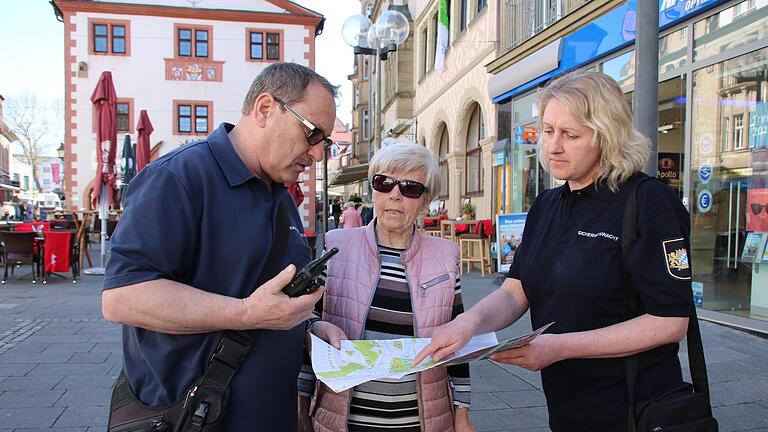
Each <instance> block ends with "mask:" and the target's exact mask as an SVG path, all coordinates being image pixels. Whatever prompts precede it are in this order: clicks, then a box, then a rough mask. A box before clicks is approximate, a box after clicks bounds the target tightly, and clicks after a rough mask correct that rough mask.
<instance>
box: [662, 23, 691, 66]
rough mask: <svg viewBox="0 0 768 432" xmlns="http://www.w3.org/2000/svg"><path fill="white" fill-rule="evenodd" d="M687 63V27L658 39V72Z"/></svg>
mask: <svg viewBox="0 0 768 432" xmlns="http://www.w3.org/2000/svg"><path fill="white" fill-rule="evenodd" d="M686 64H688V27H683V28H681V29H680V30H678V31H675V32H672V33H670V34H668V35H666V36H664V37H662V38H661V39H659V74H663V73H665V72H671V71H673V70H675V69H679V68H681V67H683V66H685V65H686Z"/></svg>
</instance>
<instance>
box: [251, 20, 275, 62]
mask: <svg viewBox="0 0 768 432" xmlns="http://www.w3.org/2000/svg"><path fill="white" fill-rule="evenodd" d="M246 34H247V35H246V38H247V41H248V53H247V55H246V59H247V60H248V61H260V62H261V61H281V60H282V59H283V57H284V56H283V44H282V40H283V31H282V30H272V31H271V30H263V29H250V28H249V29H247V30H246Z"/></svg>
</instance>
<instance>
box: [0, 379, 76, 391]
mask: <svg viewBox="0 0 768 432" xmlns="http://www.w3.org/2000/svg"><path fill="white" fill-rule="evenodd" d="M62 378H63V377H61V376H54V375H36V376H22V377H7V378H6V379H4V380H3V381H2V382H0V390H53V388H54V387H56V385H57V384H59V383H60V382H61V381H62Z"/></svg>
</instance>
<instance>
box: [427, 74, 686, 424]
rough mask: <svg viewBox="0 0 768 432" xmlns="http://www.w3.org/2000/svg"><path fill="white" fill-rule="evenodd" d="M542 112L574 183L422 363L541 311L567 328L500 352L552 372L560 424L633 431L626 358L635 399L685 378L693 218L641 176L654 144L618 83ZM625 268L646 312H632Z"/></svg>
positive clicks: (557, 90)
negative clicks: (632, 233)
mask: <svg viewBox="0 0 768 432" xmlns="http://www.w3.org/2000/svg"><path fill="white" fill-rule="evenodd" d="M538 107H539V116H538V118H539V129H540V135H539V136H540V142H539V144H540V146H541V147H540V148H541V155H542V164H543V165H544V167H545V168H547V169H548V170H549V171H550V173H551V174H552V176H553V177H555V178H557V179H560V180H565V182H566V183H565V184H564V185H563V186H561V187H559V188H555V189H549V190H546V191H544V192H542V193H541V194H540V195H539V196H538V197H537V198H536V200H535V201H534V203H533V205H532V207H531V209H530V211H529V212H528V217H527V219H526V223H525V229H524V233H523V237H522V243H521V244H520V245H519V247H518V248H517V250H516V252H515V255H514V259H513V262H512V265H511V268H510V270H509V273H507V279H506V280H505V281H504V283H503V284H502V286H501V288H499V289H498V290H496V291H495V292H494V293H492V294H491V295H489V296H488V297H486V298H484V299H483V300H481V301H480V302H479V303H478V304H476V305H475V306H474V307H472V308H471V309H470V310H469V311H467V312H466V313H464V314H462V315H460V316H459V317H458V318H456V319H455V320H454V321H452V322H451V323H449V324H447V325H444V326H442V327H440V328H437V329H436V330H435V331H434V332H433V334H432V342H431V343H430V344H429V345H428V346H427V347H426V348H425V349H424V350H423V351H422V352H421V353H420V354H419V355H418V356H417V358H416V359H415V361H420V360H421V359H423V358H424V357H425V356H426V355H431V356H432V358H433V359H435V360H437V359H441V358H444V357H446V356H447V355H449V354H450V353H453V352H455V351H456V350H457V349H459V348H461V347H462V346H464V345H465V344H466V343H467V341H468V340H469V339H470V338H471V337H472V336H473V335H475V334H478V333H484V332H490V331H497V330H500V329H502V328H504V327H507V326H509V325H510V324H512V323H514V322H515V321H517V320H518V319H519V318H520V317H521V316H522V315H523V314H524V313H525V312H526V311H527V310H528V309H529V308H530V311H531V323H532V325H533V327H534V328H538V327H540V326H543V325H545V324H548V323H550V322H554V324H553V325H552V326H551V327H550V331H551V333H548V334H543V335H541V336H539V337H538V338H536V339H535V340H534V341H533V342H531V343H530V344H528V345H526V346H524V347H521V348H516V349H511V350H507V351H503V352H500V353H497V354H494V355H493V356H492V357H491V358H492V359H493V360H495V361H498V362H502V363H507V364H511V365H517V366H520V367H523V368H526V369H529V370H533V371H538V370H541V379H542V385H543V388H544V394H545V396H546V398H547V407H548V410H549V425H550V428H551V429H552V430H553V431H574V430H584V431H587V430H588V431H606V432H607V431H611V432H620V431H625V430H627V425H628V420H629V419H628V414H627V411H628V406H627V405H628V396H627V382H626V376H625V367H624V358H623V357H626V356H631V355H635V354H638V353H640V354H639V361H638V362H639V371H638V375H637V383H636V387H635V390H636V394H635V400H636V401H643V400H647V399H649V398H651V396H653V395H656V394H658V393H659V392H661V391H663V390H665V389H668V388H670V387H673V386H676V385H680V384H682V382H683V380H682V374H681V369H680V361H679V359H678V342H679V341H680V340H681V339H682V338H683V337H684V336H685V334H686V330H687V327H688V317H689V316H690V313H691V311H692V310H693V297H692V295H691V269H690V264H689V263H690V260H689V258H688V251H689V250H690V246H689V232H690V225H689V220H690V219H689V215H688V212H687V211H686V209H685V207H683V205H682V204H681V202H680V200H679V198H678V197H677V194H676V193H675V192H674V191H673V190H671V189H670V188H669V187H668V186H667V185H665V184H664V183H662V182H660V181H657V180H656V179H655V178H654V179H648V177H647V176H646V175H645V174H643V173H641V172H640V170H641V169H642V168H643V166H644V165H645V161H646V159H647V158H648V151H649V150H648V148H649V146H648V140H647V139H646V138H645V137H643V136H642V135H640V133H639V132H637V130H635V129H634V128H633V127H632V112H631V111H630V107H629V105H628V104H627V103H626V99H625V98H624V95H623V94H622V92H621V89H620V88H619V86H618V85H617V84H616V82H615V81H614V80H613V79H612V78H610V77H608V76H607V75H604V74H602V73H599V72H582V71H577V72H573V73H570V74H568V75H565V76H563V77H561V78H559V79H557V80H555V81H554V82H552V83H551V84H550V85H549V86H548V87H547V88H545V89H544V90H543V91H542V92H541V93H540V94H539V100H538ZM643 180H647V181H643ZM641 181H642V183H640V182H641ZM638 184H639V185H638ZM635 185H637V191H636V192H637V194H636V196H637V205H636V208H637V211H636V220H637V229H638V238H637V240H636V241H635V242H634V243H632V247H631V250H630V252H629V256H628V258H627V260H626V261H625V260H624V259H623V258H622V244H621V240H622V239H621V236H622V222H623V217H624V209H625V208H626V200H627V196H628V191H631V190H632V187H633V186H635ZM625 272H627V273H628V274H625ZM625 276H626V277H628V279H629V280H631V285H632V286H631V288H632V290H633V291H634V292H635V293H636V294H637V295H638V297H639V304H640V305H641V306H642V308H643V309H644V313H642V314H641V315H640V316H637V317H635V318H632V319H630V320H627V318H626V315H625V313H626V312H625V293H624V286H623V281H624V277H625ZM633 420H634V419H633Z"/></svg>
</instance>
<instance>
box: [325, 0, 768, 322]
mask: <svg viewBox="0 0 768 432" xmlns="http://www.w3.org/2000/svg"><path fill="white" fill-rule="evenodd" d="M637 1H639V0H591V1H590V0H495V1H493V0H491V1H486V0H445V4H446V6H447V9H448V16H449V26H448V27H449V45H448V50H447V53H446V54H445V66H444V69H443V70H436V69H435V52H436V50H435V46H436V44H437V43H438V42H437V40H438V39H437V26H438V22H439V20H438V13H439V7H440V4H441V1H439V0H407V1H405V0H363V1H362V2H361V3H362V5H361V13H363V14H365V15H368V16H369V17H370V18H371V20H372V21H375V20H376V17H377V16H378V15H380V14H381V13H382V12H383V11H386V10H389V9H397V10H401V11H402V10H403V8H404V7H405V6H407V9H406V12H407V15H408V18H409V20H410V22H411V34H410V36H409V38H408V39H407V40H406V42H405V43H404V44H402V45H401V46H400V47H399V48H398V51H397V53H396V55H390V56H389V57H388V58H387V59H386V60H384V61H379V60H378V59H377V58H376V57H375V56H367V55H356V56H355V58H354V59H352V60H351V61H354V62H355V72H354V74H353V75H351V76H350V79H351V80H352V81H353V83H354V86H355V92H354V93H355V104H354V107H353V125H352V143H353V144H352V146H353V148H352V150H351V151H350V152H349V155H348V156H347V157H346V161H343V162H346V163H342V165H343V167H342V168H341V174H340V175H338V176H337V177H336V178H335V179H334V181H333V182H332V184H333V185H334V186H336V187H342V185H343V188H344V189H345V194H346V195H349V194H351V193H359V194H361V195H364V194H365V193H366V191H367V190H368V188H369V186H368V184H367V180H366V179H365V178H364V177H365V167H366V162H367V160H368V156H369V150H370V149H371V148H372V146H373V147H374V148H375V146H376V143H373V142H372V141H371V139H372V137H373V136H374V135H375V134H374V131H373V130H372V127H373V125H374V124H376V122H375V121H373V120H372V116H374V115H376V114H377V113H375V112H374V109H373V107H375V104H374V103H373V101H375V98H376V97H377V94H376V93H377V89H378V88H381V89H382V90H381V95H380V98H381V107H382V109H381V113H380V115H381V119H382V121H381V125H382V126H381V131H380V132H381V136H382V137H391V138H395V139H397V140H403V141H412V142H417V143H419V144H421V145H424V146H426V147H428V148H429V149H430V150H432V152H433V153H434V154H435V155H436V156H437V158H438V160H439V163H440V166H441V169H442V172H443V178H444V181H445V182H446V186H447V187H444V188H443V191H444V192H443V196H441V197H438V200H439V203H440V205H444V207H445V209H446V211H447V213H448V215H450V216H457V215H459V213H460V211H459V210H460V207H461V205H462V204H463V203H464V202H466V201H468V200H470V201H471V202H472V203H473V204H474V205H475V206H476V207H477V218H478V219H487V218H495V216H496V215H497V214H503V213H524V212H527V211H528V209H529V207H530V205H531V203H532V202H533V199H534V198H535V197H536V195H538V193H539V192H541V191H542V190H544V189H547V188H551V187H556V186H558V185H560V184H561V183H560V182H558V180H557V179H554V178H551V177H550V176H549V175H548V174H547V172H545V171H544V170H543V169H542V168H541V166H540V164H539V152H538V149H537V146H536V141H537V133H538V132H537V121H538V119H537V116H538V107H537V103H536V98H537V93H538V92H539V91H540V89H541V88H542V86H544V85H546V83H547V82H549V80H551V79H552V78H554V77H557V76H559V75H562V74H564V73H566V72H568V71H571V70H574V69H577V68H585V69H591V70H599V71H602V72H604V73H606V74H608V75H610V76H611V77H613V78H614V79H616V81H617V82H618V83H619V84H620V85H621V87H622V89H623V90H624V93H625V95H626V99H627V103H629V104H630V105H632V104H633V100H634V86H635V79H634V78H635V74H636V73H642V72H643V71H642V70H640V71H638V70H636V67H635V61H634V55H635V54H634V50H635V47H634V41H635V36H636V33H637ZM643 1H645V0H643ZM658 2H659V30H660V34H659V36H660V37H659V50H658V53H659V66H658V67H659V71H658V72H659V82H658V92H659V105H658V119H659V129H658V137H657V139H658V176H659V178H660V179H662V180H663V181H665V182H667V183H668V184H669V185H670V186H671V187H672V188H674V189H675V190H676V191H677V192H678V194H679V196H680V199H681V200H682V202H683V204H684V205H685V206H686V207H687V208H688V209H689V211H690V213H691V227H692V251H691V252H692V253H691V255H692V258H693V262H692V269H693V272H694V282H693V287H694V292H695V295H696V299H697V302H699V303H700V305H701V306H702V307H703V309H704V311H703V313H704V314H709V316H710V317H711V318H712V319H716V320H722V321H726V322H729V323H734V324H736V325H742V326H745V327H749V328H760V327H762V328H763V329H765V326H764V325H762V326H761V325H756V323H758V321H756V320H762V321H765V320H768V272H765V271H762V272H761V271H760V270H761V269H760V267H761V266H762V267H763V270H765V268H766V267H768V252H766V254H765V256H761V257H756V258H755V257H752V256H751V255H750V254H749V253H748V252H749V250H750V242H754V241H755V239H756V238H759V237H760V236H763V237H765V236H768V138H767V135H766V134H768V132H767V131H768V129H766V121H768V107H767V106H766V101H768V93H766V91H767V90H768V82H766V80H767V79H768V1H766V0H658ZM379 80H380V81H381V83H382V85H381V86H379V85H378V83H379ZM384 140H386V138H384V139H383V141H384Z"/></svg>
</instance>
